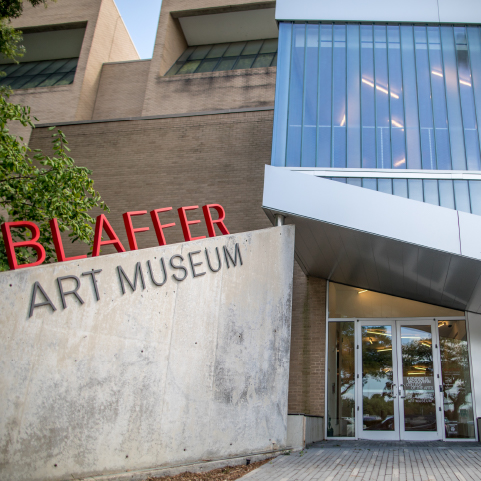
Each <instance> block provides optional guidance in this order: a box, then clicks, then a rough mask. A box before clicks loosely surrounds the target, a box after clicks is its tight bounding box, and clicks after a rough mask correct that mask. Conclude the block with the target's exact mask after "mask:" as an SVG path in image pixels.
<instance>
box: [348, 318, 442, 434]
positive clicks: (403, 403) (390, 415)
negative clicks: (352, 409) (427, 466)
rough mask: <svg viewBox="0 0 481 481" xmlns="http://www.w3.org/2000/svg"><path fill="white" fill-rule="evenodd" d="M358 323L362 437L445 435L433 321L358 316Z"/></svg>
mask: <svg viewBox="0 0 481 481" xmlns="http://www.w3.org/2000/svg"><path fill="white" fill-rule="evenodd" d="M358 325H359V330H358V336H359V338H358V339H359V341H360V342H359V346H360V349H359V354H358V367H359V370H358V372H359V373H360V377H361V379H360V380H361V382H360V383H358V384H359V388H358V396H359V397H358V399H359V406H360V409H359V411H360V412H359V414H361V416H358V432H359V437H361V438H364V439H379V440H397V439H406V440H410V439H412V440H416V439H423V440H433V439H442V431H441V430H440V428H439V426H440V425H441V424H442V417H441V412H440V410H439V408H440V396H439V394H438V392H437V390H436V388H437V386H438V385H440V384H441V382H440V376H439V369H438V361H437V358H436V356H434V351H433V349H434V348H435V346H437V343H436V342H435V343H434V344H433V333H434V332H435V330H434V327H435V326H434V321H428V320H426V321H423V322H422V323H420V322H419V321H394V320H392V321H391V320H389V321H387V320H384V321H360V322H358ZM436 379H437V380H438V381H439V382H436Z"/></svg>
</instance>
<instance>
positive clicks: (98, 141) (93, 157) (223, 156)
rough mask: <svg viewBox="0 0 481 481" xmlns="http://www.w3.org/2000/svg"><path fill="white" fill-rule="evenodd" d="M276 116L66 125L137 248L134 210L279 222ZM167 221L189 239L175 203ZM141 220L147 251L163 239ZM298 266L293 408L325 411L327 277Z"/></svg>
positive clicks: (45, 142) (43, 138) (45, 135)
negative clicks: (273, 195) (269, 186)
mask: <svg viewBox="0 0 481 481" xmlns="http://www.w3.org/2000/svg"><path fill="white" fill-rule="evenodd" d="M272 119H273V112H272V111H260V112H244V113H230V114H220V115H202V116H191V117H178V118H167V119H155V120H136V121H122V122H98V123H90V124H80V125H79V124H76V125H70V126H65V127H62V129H63V130H64V132H65V133H66V135H67V138H68V140H69V142H70V144H69V145H70V147H71V149H72V156H73V157H74V158H75V160H76V162H77V164H78V165H83V166H86V167H89V168H91V169H92V170H93V177H94V179H95V187H96V189H97V190H98V191H99V192H100V193H101V194H102V197H103V198H104V200H105V201H106V202H107V204H108V205H109V206H110V208H111V213H110V214H107V217H108V219H109V221H110V222H111V224H112V226H113V228H114V229H115V231H116V232H117V234H118V235H119V237H120V239H121V241H122V243H123V244H124V246H125V247H126V248H127V249H128V243H127V239H126V235H125V233H124V232H125V230H124V225H123V222H122V217H121V215H122V213H124V212H127V211H135V210H147V211H149V210H152V209H155V208H160V207H170V206H172V207H173V208H174V209H176V208H178V207H181V206H187V205H199V206H202V205H204V204H206V203H220V204H221V205H223V206H224V208H225V209H226V212H227V218H226V225H227V227H228V228H229V230H230V231H231V232H232V233H236V232H243V231H249V230H256V229H263V228H267V227H270V222H269V221H268V219H267V216H266V215H265V214H264V212H263V210H262V208H261V205H262V192H263V180H264V165H265V164H268V163H269V162H270V154H271V141H272ZM50 135H51V132H49V131H48V129H46V128H37V129H35V130H34V131H33V134H32V138H31V143H30V146H31V147H32V148H42V149H44V150H47V149H49V143H50ZM189 218H192V219H196V218H200V219H202V214H201V212H200V211H197V212H192V213H190V214H189ZM162 221H163V223H170V222H176V223H177V225H176V226H175V227H174V228H171V229H166V230H165V236H166V239H167V242H168V243H174V242H182V241H183V237H182V231H181V228H180V226H179V220H178V217H177V213H176V212H175V210H174V211H171V212H170V213H168V214H162ZM133 223H134V226H135V227H142V226H150V229H151V230H150V231H149V232H145V233H140V234H138V235H137V241H138V245H139V248H146V247H152V246H155V245H157V241H156V237H155V233H154V231H153V228H152V226H151V221H150V217H149V216H144V217H136V218H134V219H133ZM192 234H193V235H194V236H200V235H206V234H207V233H206V229H205V226H204V223H202V224H201V225H196V226H192ZM65 245H66V247H67V249H66V250H67V252H68V254H69V255H74V254H77V255H78V254H83V253H87V252H88V247H87V246H85V245H84V244H78V245H76V246H74V247H73V248H72V246H71V245H69V244H67V243H65ZM113 252H115V250H114V249H113V248H111V247H110V246H108V247H106V248H105V249H103V254H108V253H113ZM294 272H295V275H294V295H293V317H292V345H291V361H290V383H289V412H291V413H306V414H312V415H323V414H324V368H325V366H324V359H325V354H324V353H325V295H326V281H324V280H322V279H315V278H306V277H305V276H304V274H303V273H302V271H301V270H300V268H299V267H298V266H297V264H295V271H294Z"/></svg>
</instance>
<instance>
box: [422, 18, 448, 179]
mask: <svg viewBox="0 0 481 481" xmlns="http://www.w3.org/2000/svg"><path fill="white" fill-rule="evenodd" d="M427 30H428V44H429V61H430V79H431V91H432V96H433V99H432V103H433V118H434V129H435V131H434V138H435V139H436V157H437V168H438V169H441V170H451V168H452V167H451V149H450V145H449V131H448V113H447V109H446V91H445V88H444V70H443V59H442V55H441V36H440V33H439V27H428V28H427Z"/></svg>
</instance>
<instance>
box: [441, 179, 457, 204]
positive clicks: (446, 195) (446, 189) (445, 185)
mask: <svg viewBox="0 0 481 481" xmlns="http://www.w3.org/2000/svg"><path fill="white" fill-rule="evenodd" d="M438 182H439V205H440V206H441V207H447V208H448V209H454V191H453V181H452V180H439V181H438Z"/></svg>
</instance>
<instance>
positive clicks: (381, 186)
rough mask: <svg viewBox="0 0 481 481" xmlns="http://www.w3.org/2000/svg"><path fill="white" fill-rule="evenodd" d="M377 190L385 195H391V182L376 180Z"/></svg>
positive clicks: (388, 180) (389, 180)
mask: <svg viewBox="0 0 481 481" xmlns="http://www.w3.org/2000/svg"><path fill="white" fill-rule="evenodd" d="M377 190H378V191H379V192H384V193H385V194H392V180H391V179H377Z"/></svg>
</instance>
